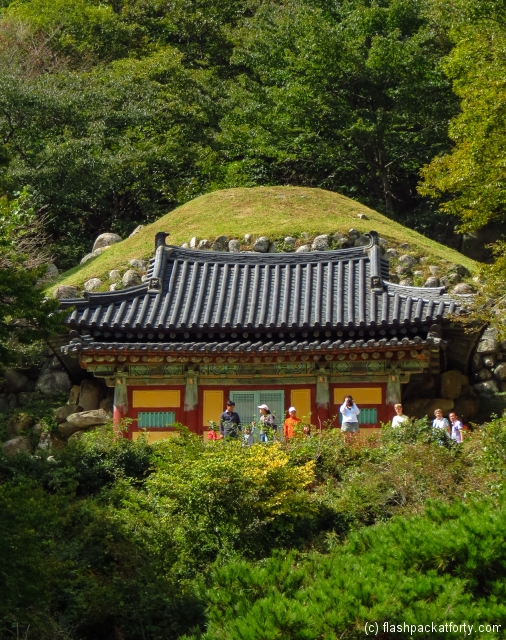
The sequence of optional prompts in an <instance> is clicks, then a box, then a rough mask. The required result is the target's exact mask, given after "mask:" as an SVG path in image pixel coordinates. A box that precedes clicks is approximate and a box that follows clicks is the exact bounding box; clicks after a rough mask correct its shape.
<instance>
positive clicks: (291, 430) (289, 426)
mask: <svg viewBox="0 0 506 640" xmlns="http://www.w3.org/2000/svg"><path fill="white" fill-rule="evenodd" d="M295 414H296V409H295V407H290V408H289V409H288V418H287V419H286V420H285V423H284V425H283V432H284V434H285V438H293V436H294V435H295V427H296V426H297V425H298V424H300V423H301V422H302V420H301V419H300V418H297V416H296V415H295Z"/></svg>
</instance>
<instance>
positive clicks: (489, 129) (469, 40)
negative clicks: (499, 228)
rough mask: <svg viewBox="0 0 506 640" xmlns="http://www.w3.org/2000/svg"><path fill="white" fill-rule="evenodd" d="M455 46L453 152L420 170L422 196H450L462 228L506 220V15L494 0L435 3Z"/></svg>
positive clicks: (449, 64)
mask: <svg viewBox="0 0 506 640" xmlns="http://www.w3.org/2000/svg"><path fill="white" fill-rule="evenodd" d="M436 8H437V9H439V13H438V19H439V20H440V21H443V22H445V23H446V24H447V25H448V26H449V28H450V37H451V39H452V41H453V43H454V47H453V49H452V51H451V53H450V54H449V55H448V57H447V58H446V61H445V63H444V68H445V71H446V73H447V75H448V77H449V78H450V79H451V80H452V81H453V88H454V91H455V93H456V94H457V95H458V97H459V98H460V100H461V103H460V108H461V112H460V113H459V115H457V116H456V117H454V118H453V120H452V122H451V126H450V130H449V135H450V138H451V140H452V141H453V143H454V146H453V149H452V151H451V153H448V154H446V155H438V156H437V157H436V158H434V159H433V160H432V162H431V163H430V164H428V165H427V166H425V167H424V169H423V171H422V178H423V182H422V184H421V186H420V193H422V194H423V195H425V196H431V197H438V198H440V197H441V196H445V197H446V201H445V202H444V204H442V205H441V209H442V210H443V211H444V212H446V213H449V214H451V215H453V216H457V217H458V218H460V220H461V222H462V225H461V230H462V231H467V230H474V229H478V228H480V227H482V226H483V225H485V224H486V223H487V222H489V221H492V220H504V219H505V203H506V182H505V176H504V163H505V141H506V86H505V80H504V77H505V59H504V48H505V45H506V14H505V11H504V3H503V2H497V1H495V0H491V1H488V0H487V1H486V2H482V1H480V2H468V1H467V0H461V1H460V2H457V3H451V4H450V5H447V6H444V7H443V6H440V5H438V4H436Z"/></svg>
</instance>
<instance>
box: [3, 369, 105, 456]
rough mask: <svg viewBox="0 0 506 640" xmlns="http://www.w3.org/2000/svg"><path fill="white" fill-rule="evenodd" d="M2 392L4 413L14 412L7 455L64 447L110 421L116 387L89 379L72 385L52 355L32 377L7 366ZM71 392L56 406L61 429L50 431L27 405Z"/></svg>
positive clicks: (10, 420)
mask: <svg viewBox="0 0 506 640" xmlns="http://www.w3.org/2000/svg"><path fill="white" fill-rule="evenodd" d="M2 375H3V378H4V380H3V385H2V388H1V391H2V393H0V413H10V412H12V415H11V417H10V419H9V421H8V422H7V435H8V439H7V440H6V441H5V442H4V443H3V445H2V447H3V450H4V453H5V454H6V455H16V454H18V453H28V454H31V453H33V452H34V449H35V448H36V449H38V450H41V451H50V450H54V449H61V448H62V447H64V446H65V443H66V442H67V441H68V442H71V441H74V440H77V439H78V438H80V437H81V436H82V434H83V433H84V432H85V431H87V430H89V429H91V428H95V427H97V426H99V425H103V424H105V423H107V422H109V421H110V420H111V418H112V411H113V395H112V394H113V390H112V389H107V387H106V386H105V384H104V383H103V381H100V380H96V379H85V380H83V382H82V383H81V384H80V385H72V382H71V381H70V379H69V377H68V376H67V374H66V373H65V371H63V369H62V367H61V365H60V363H59V361H58V359H57V358H54V357H51V358H48V359H47V360H46V362H45V364H44V365H43V367H42V369H41V371H40V372H39V374H38V376H37V377H36V378H35V377H33V376H32V377H31V376H30V375H27V374H26V373H24V372H22V371H19V370H16V369H5V370H4V372H3V374H2ZM63 392H68V393H69V396H68V401H67V404H66V405H63V406H61V407H58V408H57V409H55V412H54V418H55V421H56V423H57V424H58V428H57V431H51V432H49V431H47V430H45V427H44V425H42V424H40V423H37V422H36V420H35V419H34V418H33V417H32V416H31V415H29V414H28V413H27V412H26V410H24V407H26V406H27V405H30V404H32V403H33V402H36V401H37V400H39V399H42V398H44V397H51V396H54V395H55V394H58V393H63Z"/></svg>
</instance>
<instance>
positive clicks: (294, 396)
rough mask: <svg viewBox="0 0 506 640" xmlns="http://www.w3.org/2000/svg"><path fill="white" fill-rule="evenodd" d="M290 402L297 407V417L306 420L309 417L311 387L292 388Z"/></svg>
mask: <svg viewBox="0 0 506 640" xmlns="http://www.w3.org/2000/svg"><path fill="white" fill-rule="evenodd" d="M290 402H291V405H292V407H295V408H296V409H297V416H298V417H299V418H302V419H304V420H308V421H309V420H310V419H311V389H292V391H291V393H290Z"/></svg>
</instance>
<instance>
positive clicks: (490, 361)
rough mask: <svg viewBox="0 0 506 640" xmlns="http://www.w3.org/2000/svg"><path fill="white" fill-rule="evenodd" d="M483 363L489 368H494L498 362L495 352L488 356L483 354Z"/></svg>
mask: <svg viewBox="0 0 506 640" xmlns="http://www.w3.org/2000/svg"><path fill="white" fill-rule="evenodd" d="M483 364H484V365H485V366H486V367H487V369H493V368H494V367H495V364H496V355H495V353H489V354H487V355H486V356H483Z"/></svg>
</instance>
